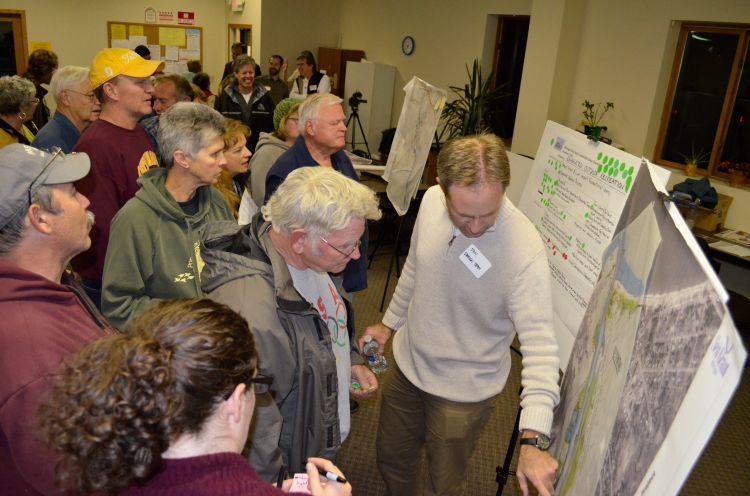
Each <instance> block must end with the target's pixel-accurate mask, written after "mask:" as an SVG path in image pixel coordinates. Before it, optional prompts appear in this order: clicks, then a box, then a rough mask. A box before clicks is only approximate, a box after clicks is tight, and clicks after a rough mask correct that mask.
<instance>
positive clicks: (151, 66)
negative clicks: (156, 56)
mask: <svg viewBox="0 0 750 496" xmlns="http://www.w3.org/2000/svg"><path fill="white" fill-rule="evenodd" d="M163 68H164V62H161V61H158V60H146V59H144V58H143V57H141V56H140V55H138V54H137V53H135V52H134V51H133V50H129V49H127V48H105V49H104V50H101V51H100V52H99V53H97V54H96V55H95V56H94V60H93V61H91V76H90V79H91V87H92V88H98V87H99V86H101V85H103V84H104V83H106V82H107V81H109V80H110V79H112V78H115V77H117V76H121V75H122V76H130V77H149V76H151V75H153V74H154V73H155V72H157V71H160V70H162V69H163Z"/></svg>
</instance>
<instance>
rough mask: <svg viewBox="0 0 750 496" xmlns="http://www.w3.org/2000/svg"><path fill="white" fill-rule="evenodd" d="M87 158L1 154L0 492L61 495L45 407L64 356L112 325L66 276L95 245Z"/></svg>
mask: <svg viewBox="0 0 750 496" xmlns="http://www.w3.org/2000/svg"><path fill="white" fill-rule="evenodd" d="M90 167H91V165H90V162H89V158H88V156H87V155H86V154H83V153H79V154H71V155H65V154H63V153H56V154H50V153H46V152H44V151H41V150H37V149H35V148H32V147H30V146H25V145H20V144H14V145H8V146H6V147H5V148H2V149H0V281H2V282H0V316H2V317H1V318H0V377H2V380H0V492H2V493H3V494H54V493H55V492H56V491H55V488H54V476H53V469H54V465H55V462H54V459H53V458H52V455H51V453H50V452H49V451H48V450H47V448H46V447H45V446H44V444H43V443H42V441H41V440H40V439H39V437H38V436H37V432H36V411H37V409H38V407H39V404H40V401H41V400H42V398H43V397H44V395H45V394H46V393H47V391H48V390H49V387H50V383H51V380H52V379H53V377H54V376H55V375H56V374H58V373H59V366H60V363H61V361H62V360H63V359H65V358H66V357H68V356H70V355H72V354H74V353H76V352H77V351H78V350H80V349H81V348H83V346H84V345H86V344H87V343H89V342H90V341H93V340H94V339H97V338H98V337H100V336H102V335H103V334H104V333H105V332H109V330H110V328H109V326H108V325H107V324H106V322H105V320H104V319H103V317H101V315H100V314H99V313H98V312H97V311H96V309H95V308H94V306H93V305H92V304H91V302H90V301H89V300H88V298H86V296H85V294H84V293H83V292H82V290H80V289H79V288H76V287H75V286H73V285H72V284H71V283H72V281H70V280H69V279H68V277H67V274H65V267H66V266H67V265H68V262H69V261H70V259H71V258H73V256H74V255H77V254H78V253H80V252H82V251H84V250H86V249H87V248H88V247H89V246H90V245H91V239H90V238H89V231H90V230H91V227H92V225H93V222H94V219H93V215H92V214H91V213H90V212H89V211H87V210H86V208H87V207H88V205H89V201H88V200H87V199H86V197H85V196H83V195H82V194H81V193H79V192H78V191H76V189H75V186H74V185H73V182H74V181H77V180H79V179H81V178H83V177H84V176H86V174H88V172H89V169H90Z"/></svg>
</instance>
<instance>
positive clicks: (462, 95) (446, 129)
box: [438, 59, 508, 141]
mask: <svg viewBox="0 0 750 496" xmlns="http://www.w3.org/2000/svg"><path fill="white" fill-rule="evenodd" d="M466 74H467V75H468V76H469V81H468V82H467V83H466V84H465V85H464V86H463V87H460V86H450V87H449V88H450V90H451V92H453V94H454V95H455V96H456V99H455V100H453V101H451V102H448V103H446V104H445V107H444V108H443V113H442V114H441V116H440V117H441V118H442V120H443V129H442V130H441V131H440V135H439V136H438V141H442V139H443V135H446V136H445V137H446V139H450V138H455V137H456V136H468V135H471V134H479V133H482V132H486V131H489V126H488V125H487V122H488V121H489V118H490V116H491V114H492V113H493V112H494V111H495V106H496V104H497V102H498V101H499V100H500V99H501V98H505V97H506V96H508V94H507V93H505V92H503V91H501V89H500V88H495V89H492V83H493V78H492V77H489V78H487V79H484V78H483V77H482V67H481V65H480V64H479V60H478V59H474V64H473V66H472V69H471V71H469V66H468V65H467V66H466ZM446 133H447V134H446Z"/></svg>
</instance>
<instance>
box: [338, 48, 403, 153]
mask: <svg viewBox="0 0 750 496" xmlns="http://www.w3.org/2000/svg"><path fill="white" fill-rule="evenodd" d="M395 80H396V68H395V67H394V66H392V65H384V64H375V63H372V62H347V63H346V87H345V88H344V112H345V113H346V118H347V120H348V119H349V117H350V116H351V112H352V110H351V108H350V106H349V99H350V98H351V96H352V95H353V94H354V93H355V92H357V91H359V92H361V93H362V97H361V98H362V99H363V100H367V103H360V105H359V109H358V114H359V120H360V121H361V122H362V129H363V130H364V133H365V136H366V137H367V143H368V144H369V146H370V153H371V154H372V156H373V158H378V157H379V155H378V147H379V146H380V140H381V138H382V136H383V134H382V133H383V131H384V130H386V129H388V128H390V127H392V126H391V107H392V106H393V85H394V82H395ZM354 130H355V122H354V120H352V121H351V122H349V127H348V129H347V134H346V146H347V148H349V149H351V148H352V147H351V146H350V145H351V142H352V132H353V131H354ZM363 141H364V140H363V139H362V133H361V132H360V130H359V126H357V127H356V131H355V145H354V148H355V149H359V150H365V145H364V143H363Z"/></svg>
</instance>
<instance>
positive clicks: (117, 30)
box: [109, 24, 128, 46]
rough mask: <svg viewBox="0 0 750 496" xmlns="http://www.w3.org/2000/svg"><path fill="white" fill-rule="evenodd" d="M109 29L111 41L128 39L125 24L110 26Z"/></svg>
mask: <svg viewBox="0 0 750 496" xmlns="http://www.w3.org/2000/svg"><path fill="white" fill-rule="evenodd" d="M109 29H110V34H111V35H112V36H111V38H112V40H113V41H114V40H126V39H128V33H127V29H126V27H125V24H112V25H111V27H110V28H109ZM113 46H114V45H113Z"/></svg>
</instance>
